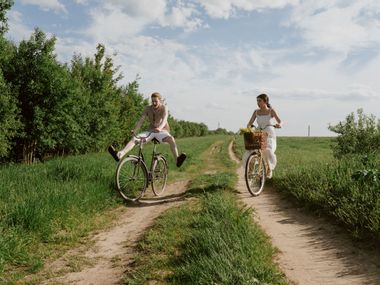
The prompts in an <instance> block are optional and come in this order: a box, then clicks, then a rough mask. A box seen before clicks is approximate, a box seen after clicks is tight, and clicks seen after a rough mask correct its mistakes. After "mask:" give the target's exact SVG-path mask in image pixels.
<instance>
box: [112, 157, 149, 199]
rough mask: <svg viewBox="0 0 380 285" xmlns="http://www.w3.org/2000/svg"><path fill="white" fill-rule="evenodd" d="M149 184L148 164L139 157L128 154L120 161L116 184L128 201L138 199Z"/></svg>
mask: <svg viewBox="0 0 380 285" xmlns="http://www.w3.org/2000/svg"><path fill="white" fill-rule="evenodd" d="M147 184H148V172H147V170H146V166H145V164H144V163H143V162H142V161H139V159H138V158H137V157H133V156H128V157H126V158H124V159H123V160H122V161H120V163H119V165H118V167H117V170H116V186H117V190H118V191H119V193H120V195H121V197H123V199H125V200H127V201H137V200H138V199H140V198H141V197H142V196H143V195H144V192H145V189H146V188H147V186H148V185H147Z"/></svg>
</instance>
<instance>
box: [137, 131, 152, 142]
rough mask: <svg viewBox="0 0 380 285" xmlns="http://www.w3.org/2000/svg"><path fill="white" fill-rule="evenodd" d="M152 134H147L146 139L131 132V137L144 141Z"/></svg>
mask: <svg viewBox="0 0 380 285" xmlns="http://www.w3.org/2000/svg"><path fill="white" fill-rule="evenodd" d="M152 133H153V132H149V134H148V135H147V136H146V137H142V136H138V135H136V134H135V133H134V132H132V135H133V136H134V137H135V138H136V139H138V140H142V141H144V140H146V139H147V138H148V137H149V136H150V135H151V134H152Z"/></svg>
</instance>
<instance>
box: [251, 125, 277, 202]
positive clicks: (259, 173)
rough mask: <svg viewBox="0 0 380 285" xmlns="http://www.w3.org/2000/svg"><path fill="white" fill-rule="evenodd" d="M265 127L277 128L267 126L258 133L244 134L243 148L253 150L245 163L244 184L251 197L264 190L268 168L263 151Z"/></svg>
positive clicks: (265, 134)
mask: <svg viewBox="0 0 380 285" xmlns="http://www.w3.org/2000/svg"><path fill="white" fill-rule="evenodd" d="M266 127H275V128H276V127H277V126H276V125H267V126H265V127H264V128H256V129H259V132H255V133H248V134H247V135H246V134H244V142H245V148H246V149H247V150H253V151H252V153H251V154H250V155H249V156H248V158H247V161H246V163H245V171H244V172H245V173H244V174H245V183H246V185H247V188H248V191H249V193H251V195H252V196H258V195H260V193H261V192H262V191H263V190H264V185H265V180H266V176H267V171H268V166H267V163H266V161H265V158H264V155H263V152H262V151H263V150H264V149H265V148H266V140H267V133H266V132H264V131H263V130H264V129H265V128H266Z"/></svg>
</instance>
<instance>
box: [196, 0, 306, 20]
mask: <svg viewBox="0 0 380 285" xmlns="http://www.w3.org/2000/svg"><path fill="white" fill-rule="evenodd" d="M197 2H198V3H199V4H200V5H201V6H202V7H203V8H204V9H205V11H206V12H207V14H208V15H209V16H210V17H213V18H224V19H228V18H230V17H231V16H233V15H235V14H236V13H237V12H238V11H239V10H241V11H254V10H263V9H281V8H284V7H285V6H288V5H292V6H293V5H296V4H298V3H299V0H277V1H267V0H197Z"/></svg>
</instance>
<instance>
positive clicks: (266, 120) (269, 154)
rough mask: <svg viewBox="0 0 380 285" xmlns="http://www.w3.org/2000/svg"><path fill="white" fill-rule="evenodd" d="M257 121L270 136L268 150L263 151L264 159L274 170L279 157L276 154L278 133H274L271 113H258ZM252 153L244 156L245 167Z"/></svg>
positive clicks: (249, 152)
mask: <svg viewBox="0 0 380 285" xmlns="http://www.w3.org/2000/svg"><path fill="white" fill-rule="evenodd" d="M256 121H257V124H258V127H259V128H260V129H261V130H263V131H264V132H266V133H267V134H268V141H267V148H266V149H265V150H264V151H263V154H264V158H265V160H266V162H267V164H268V167H269V169H270V170H273V169H274V168H275V167H276V164H277V157H276V154H275V153H274V152H275V151H276V148H277V142H276V133H275V131H274V127H273V126H271V125H273V122H272V115H271V111H270V112H269V114H268V115H258V114H257V112H256ZM251 153H252V151H246V152H245V153H244V155H243V163H244V165H245V163H246V161H247V159H248V156H249V155H250V154H251Z"/></svg>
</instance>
